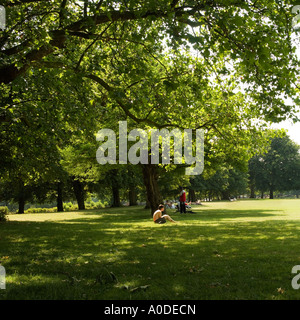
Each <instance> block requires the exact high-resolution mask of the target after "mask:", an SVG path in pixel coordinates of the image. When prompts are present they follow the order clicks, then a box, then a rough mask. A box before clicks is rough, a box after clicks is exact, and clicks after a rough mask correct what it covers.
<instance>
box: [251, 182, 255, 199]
mask: <svg viewBox="0 0 300 320" xmlns="http://www.w3.org/2000/svg"><path fill="white" fill-rule="evenodd" d="M254 198H255V186H254V183H251V184H250V199H254Z"/></svg>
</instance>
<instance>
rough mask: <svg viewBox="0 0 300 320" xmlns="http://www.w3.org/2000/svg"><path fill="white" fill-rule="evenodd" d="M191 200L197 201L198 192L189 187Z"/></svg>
mask: <svg viewBox="0 0 300 320" xmlns="http://www.w3.org/2000/svg"><path fill="white" fill-rule="evenodd" d="M189 202H196V194H195V190H193V189H189Z"/></svg>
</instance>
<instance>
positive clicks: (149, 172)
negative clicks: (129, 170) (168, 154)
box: [142, 164, 163, 216]
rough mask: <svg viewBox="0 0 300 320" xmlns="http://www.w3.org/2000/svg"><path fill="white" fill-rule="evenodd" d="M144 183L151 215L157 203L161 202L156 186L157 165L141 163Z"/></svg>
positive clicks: (156, 207)
mask: <svg viewBox="0 0 300 320" xmlns="http://www.w3.org/2000/svg"><path fill="white" fill-rule="evenodd" d="M142 170H143V178H144V184H145V187H146V192H147V199H148V201H149V204H150V209H151V216H152V215H153V213H154V212H155V211H156V210H157V209H158V206H159V204H161V203H163V199H162V196H161V194H160V191H159V187H158V183H157V180H158V172H157V166H156V165H154V164H144V165H142Z"/></svg>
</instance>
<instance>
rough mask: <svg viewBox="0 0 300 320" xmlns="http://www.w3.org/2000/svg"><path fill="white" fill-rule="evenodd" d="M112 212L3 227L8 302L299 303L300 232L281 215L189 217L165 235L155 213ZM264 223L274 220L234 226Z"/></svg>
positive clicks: (0, 295) (0, 254) (1, 256)
mask: <svg viewBox="0 0 300 320" xmlns="http://www.w3.org/2000/svg"><path fill="white" fill-rule="evenodd" d="M112 211H113V210H107V209H105V210H101V211H100V212H99V211H93V210H91V211H87V212H78V215H79V216H82V217H81V218H75V219H71V220H68V221H59V222H48V221H46V222H25V221H24V222H13V221H11V222H9V223H7V224H2V225H0V231H1V233H0V235H1V236H0V244H1V246H0V248H1V249H0V261H1V264H2V265H4V266H5V268H6V271H7V289H6V290H2V291H0V299H235V298H238V299H269V298H274V297H275V298H276V297H278V298H285V297H289V295H290V296H292V295H293V294H295V293H294V292H292V291H288V290H287V287H288V286H289V284H290V280H291V275H290V269H291V268H292V266H293V265H295V252H297V250H298V248H299V245H300V243H299V240H298V237H297V231H298V228H299V223H298V222H297V223H296V222H293V221H282V220H276V216H278V212H277V214H276V215H274V214H272V212H273V211H272V210H264V211H259V210H242V211H240V210H239V211H233V210H209V211H198V212H197V213H196V214H193V215H192V214H191V215H189V214H187V215H186V216H181V217H180V218H181V219H182V220H181V223H179V224H177V225H175V224H166V225H163V226H159V225H154V224H153V222H152V221H151V217H150V215H149V211H148V210H143V209H139V208H134V209H132V208H121V209H117V210H116V209H114V211H113V212H114V214H109V212H112ZM97 212H99V217H96V218H95V217H94V215H95V214H96V213H97ZM130 212H132V213H131V214H130ZM168 213H169V214H170V215H172V213H171V212H170V211H169V212H168ZM177 216H178V214H177ZM177 216H176V215H174V218H175V217H177ZM257 217H264V218H266V219H265V221H243V220H238V221H237V222H235V220H234V219H235V218H239V219H240V218H257ZM268 218H270V219H268ZM271 218H273V219H271ZM178 219H179V217H178ZM226 219H228V220H230V221H227V220H226ZM203 222H204V223H203ZM205 222H207V224H206V223H205ZM211 222H218V223H211ZM279 287H281V288H282V287H284V288H286V289H285V290H286V295H285V296H278V292H277V288H279Z"/></svg>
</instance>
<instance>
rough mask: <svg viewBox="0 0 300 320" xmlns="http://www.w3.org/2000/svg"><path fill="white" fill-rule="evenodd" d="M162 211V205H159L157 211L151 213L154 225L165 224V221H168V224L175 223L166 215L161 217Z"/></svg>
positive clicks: (163, 208)
mask: <svg viewBox="0 0 300 320" xmlns="http://www.w3.org/2000/svg"><path fill="white" fill-rule="evenodd" d="M164 210H165V207H164V205H163V204H160V205H159V206H158V210H156V211H155V212H154V213H153V221H154V223H158V224H163V223H166V222H167V220H168V221H170V222H176V221H174V220H173V219H172V218H171V217H170V216H169V215H167V214H164V215H162V212H163V211H164Z"/></svg>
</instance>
